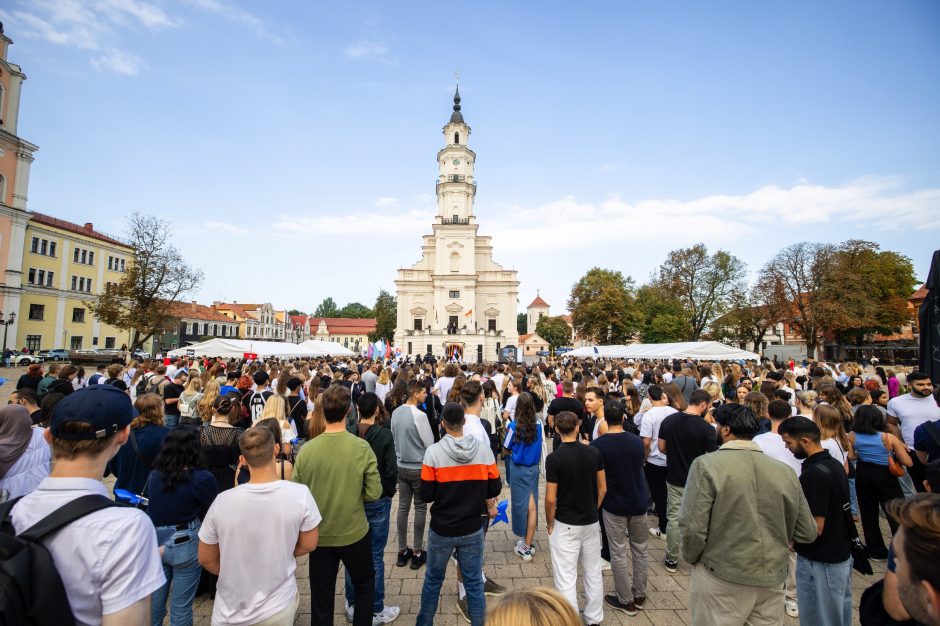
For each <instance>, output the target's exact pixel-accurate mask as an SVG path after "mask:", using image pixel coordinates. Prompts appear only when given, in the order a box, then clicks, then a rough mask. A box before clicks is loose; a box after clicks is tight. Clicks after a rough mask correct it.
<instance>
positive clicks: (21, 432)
mask: <svg viewBox="0 0 940 626" xmlns="http://www.w3.org/2000/svg"><path fill="white" fill-rule="evenodd" d="M32 437H33V420H32V419H31V418H30V417H29V411H27V410H26V407H25V406H23V405H21V404H8V405H6V406H5V407H3V408H2V409H0V478H5V477H6V475H7V472H8V471H9V470H10V468H11V467H13V464H14V463H16V462H17V461H18V460H19V458H20V457H21V456H23V452H25V451H26V447H27V446H28V445H29V441H30V439H32Z"/></svg>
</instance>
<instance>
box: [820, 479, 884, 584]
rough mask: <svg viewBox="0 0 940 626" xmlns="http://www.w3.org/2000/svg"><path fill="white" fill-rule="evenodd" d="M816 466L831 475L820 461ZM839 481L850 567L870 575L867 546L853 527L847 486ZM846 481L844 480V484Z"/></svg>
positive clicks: (872, 571)
mask: <svg viewBox="0 0 940 626" xmlns="http://www.w3.org/2000/svg"><path fill="white" fill-rule="evenodd" d="M817 467H819V469H821V470H822V471H823V472H825V473H826V474H828V475H829V476H832V475H833V474H832V470H830V469H829V468H828V467H826V466H825V465H823V464H822V463H819V464H817ZM836 482H838V483H839V487H840V493H839V498H840V499H841V500H842V515H843V517H844V518H845V523H846V526H848V529H849V540H850V541H851V545H850V549H851V552H852V569H854V570H855V571H856V572H858V573H859V574H864V575H865V576H871V575H872V574H873V573H874V570H872V568H871V562H869V560H868V548H866V547H865V544H863V543H862V540H861V539H860V538H859V536H858V528H856V527H855V520H853V519H852V505H851V503H850V502H849V493H848V488H847V487H844V488H843V483H842V481H841V480H839V481H836ZM847 484H848V483H847V482H846V485H847Z"/></svg>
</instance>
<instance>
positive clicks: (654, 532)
mask: <svg viewBox="0 0 940 626" xmlns="http://www.w3.org/2000/svg"><path fill="white" fill-rule="evenodd" d="M650 537H656V538H657V539H662V538H663V533H662V531H660V530H659V529H658V528H656V527H655V526H654V527H653V528H650Z"/></svg>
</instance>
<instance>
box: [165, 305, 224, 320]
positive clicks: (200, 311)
mask: <svg viewBox="0 0 940 626" xmlns="http://www.w3.org/2000/svg"><path fill="white" fill-rule="evenodd" d="M171 310H172V311H173V315H175V316H177V317H180V318H187V319H193V320H205V321H209V322H228V323H230V324H231V323H234V321H235V320H233V319H232V318H230V317H225V316H224V315H222V314H221V313H217V312H215V311H213V310H212V308H211V307H207V306H206V305H204V304H193V303H191V302H174V303H173V305H172V307H171Z"/></svg>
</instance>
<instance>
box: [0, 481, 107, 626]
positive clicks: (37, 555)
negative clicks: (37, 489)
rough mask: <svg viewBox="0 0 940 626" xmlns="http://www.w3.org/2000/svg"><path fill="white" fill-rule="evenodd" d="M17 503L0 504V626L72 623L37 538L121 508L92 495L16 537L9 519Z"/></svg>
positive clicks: (55, 573)
mask: <svg viewBox="0 0 940 626" xmlns="http://www.w3.org/2000/svg"><path fill="white" fill-rule="evenodd" d="M17 501H19V498H17V499H16V500H11V501H9V502H6V503H4V504H2V505H0V626H24V625H27V624H29V625H33V626H47V625H48V626H54V625H55V626H59V625H62V626H70V625H73V624H75V617H74V616H73V615H72V609H71V607H69V599H68V596H67V595H66V593H65V587H64V586H63V585H62V579H61V578H60V576H59V572H58V570H56V566H55V562H53V560H52V556H51V555H50V554H49V551H48V550H47V549H46V547H45V546H44V545H43V544H42V542H41V540H42V538H43V537H46V536H48V535H50V534H52V533H54V532H55V531H57V530H59V529H61V528H62V527H64V526H67V525H68V524H71V523H72V522H74V521H75V520H77V519H79V518H81V517H84V516H86V515H88V514H90V513H94V512H95V511H100V510H101V509H106V508H108V507H112V506H123V505H121V504H119V503H117V502H114V501H113V500H111V499H109V498H106V497H105V496H101V495H97V494H90V495H86V496H81V497H79V498H76V499H75V500H72V501H71V502H69V503H68V504H66V505H64V506H62V507H59V508H58V509H56V510H55V511H53V512H52V513H50V514H49V515H47V516H46V517H44V518H42V519H41V520H39V521H38V522H36V523H35V524H33V525H32V526H31V527H29V528H27V529H26V530H25V531H23V532H21V533H20V534H19V535H17V534H16V533H15V531H14V530H13V525H12V524H11V523H10V520H9V515H10V511H11V510H12V509H13V505H14V504H16V503H17Z"/></svg>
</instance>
